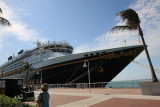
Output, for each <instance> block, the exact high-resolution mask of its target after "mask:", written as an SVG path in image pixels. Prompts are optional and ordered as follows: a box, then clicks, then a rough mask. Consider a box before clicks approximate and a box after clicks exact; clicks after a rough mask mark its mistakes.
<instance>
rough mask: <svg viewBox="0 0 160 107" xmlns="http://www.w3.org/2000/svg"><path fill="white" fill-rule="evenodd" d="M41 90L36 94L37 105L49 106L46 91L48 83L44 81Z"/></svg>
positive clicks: (40, 106)
mask: <svg viewBox="0 0 160 107" xmlns="http://www.w3.org/2000/svg"><path fill="white" fill-rule="evenodd" d="M41 88H42V91H43V92H41V93H40V94H39V95H38V100H37V103H38V104H37V106H38V107H49V98H50V95H49V93H48V88H49V86H48V84H47V83H44V84H43V85H42V86H41Z"/></svg>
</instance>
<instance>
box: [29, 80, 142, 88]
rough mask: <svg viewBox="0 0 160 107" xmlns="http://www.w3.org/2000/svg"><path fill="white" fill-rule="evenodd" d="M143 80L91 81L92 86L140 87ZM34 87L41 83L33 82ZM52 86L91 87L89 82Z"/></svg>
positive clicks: (52, 86) (54, 86)
mask: <svg viewBox="0 0 160 107" xmlns="http://www.w3.org/2000/svg"><path fill="white" fill-rule="evenodd" d="M140 82H142V81H120V82H97V83H91V84H90V85H91V88H140ZM31 86H32V87H33V88H34V89H40V88H41V84H32V85H31ZM49 87H50V88H78V89H85V88H89V83H71V84H49Z"/></svg>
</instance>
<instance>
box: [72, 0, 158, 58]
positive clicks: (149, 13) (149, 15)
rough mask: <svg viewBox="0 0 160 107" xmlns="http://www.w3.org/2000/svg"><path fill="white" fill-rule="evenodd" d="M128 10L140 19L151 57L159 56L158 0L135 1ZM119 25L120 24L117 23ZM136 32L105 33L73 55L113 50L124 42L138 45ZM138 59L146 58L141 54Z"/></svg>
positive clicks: (76, 50)
mask: <svg viewBox="0 0 160 107" xmlns="http://www.w3.org/2000/svg"><path fill="white" fill-rule="evenodd" d="M129 8H132V9H134V10H136V12H137V13H138V14H139V17H140V19H141V27H142V30H143V32H144V38H145V40H146V44H147V45H148V49H149V52H150V55H151V56H158V55H160V45H159V41H160V36H159V34H160V1H159V0H137V1H136V2H135V3H134V4H131V6H129ZM118 24H121V22H119V23H117V25H118ZM138 38H139V37H138V32H137V31H134V32H118V33H115V34H110V33H109V32H107V33H106V34H104V35H101V36H99V37H97V38H95V39H94V40H93V41H92V42H90V43H87V44H83V45H81V46H80V47H78V48H76V49H75V53H79V52H84V51H92V50H98V49H104V48H114V47H121V46H124V44H125V43H124V40H127V42H126V43H127V45H137V44H140V43H139V42H138V41H139V39H138ZM139 58H146V56H145V54H144V53H143V54H142V55H140V57H139Z"/></svg>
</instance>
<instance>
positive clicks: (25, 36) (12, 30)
mask: <svg viewBox="0 0 160 107" xmlns="http://www.w3.org/2000/svg"><path fill="white" fill-rule="evenodd" d="M0 8H1V9H2V11H3V14H1V16H2V17H4V18H6V19H7V20H9V21H10V22H11V25H12V27H4V28H3V27H1V28H0V34H1V35H0V50H1V48H2V44H3V40H4V38H5V37H6V36H9V37H10V36H12V37H14V38H16V39H17V40H20V41H24V42H29V41H30V42H31V41H36V40H37V39H40V40H42V41H43V40H46V39H45V38H44V37H41V36H40V35H39V34H38V33H37V32H36V31H35V30H34V29H31V28H29V27H28V25H27V24H26V23H24V22H22V21H21V20H19V15H18V14H19V12H24V10H22V9H21V8H18V7H17V12H18V13H16V12H15V11H13V10H14V9H13V8H12V7H11V6H8V5H7V4H5V2H3V1H0Z"/></svg>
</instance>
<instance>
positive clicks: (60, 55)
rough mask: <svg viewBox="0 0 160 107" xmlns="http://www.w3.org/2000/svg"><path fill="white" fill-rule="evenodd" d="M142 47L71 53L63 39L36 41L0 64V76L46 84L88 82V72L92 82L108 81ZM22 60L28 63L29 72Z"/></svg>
mask: <svg viewBox="0 0 160 107" xmlns="http://www.w3.org/2000/svg"><path fill="white" fill-rule="evenodd" d="M143 50H144V47H143V46H142V45H135V46H125V47H119V48H112V49H103V50H96V51H90V52H83V53H77V54H72V53H73V47H72V46H71V45H70V44H69V43H68V42H66V41H62V42H55V41H54V42H52V43H51V42H49V41H48V42H47V43H45V44H43V43H41V42H39V41H37V42H36V47H35V48H34V49H30V50H21V51H19V52H18V55H17V56H10V57H9V58H8V61H7V62H6V63H4V64H3V65H1V66H0V78H23V79H24V81H26V80H27V79H28V81H30V82H32V83H35V84H36V83H38V82H39V81H40V80H41V81H42V82H43V83H49V84H70V83H88V71H89V73H90V81H91V83H94V82H110V81H111V80H112V79H113V78H114V77H115V76H116V75H118V74H119V73H120V72H121V71H122V70H123V69H124V68H125V67H126V66H127V65H128V64H129V63H130V62H132V61H133V60H134V59H135V58H136V57H137V56H138V55H139V54H140V53H141V52H142V51H143ZM22 63H28V64H29V65H30V69H29V70H28V72H26V71H25V70H24V69H23V66H22ZM84 64H86V66H87V67H84V66H83V65H84ZM27 74H28V76H27ZM26 78H27V79H26Z"/></svg>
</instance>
